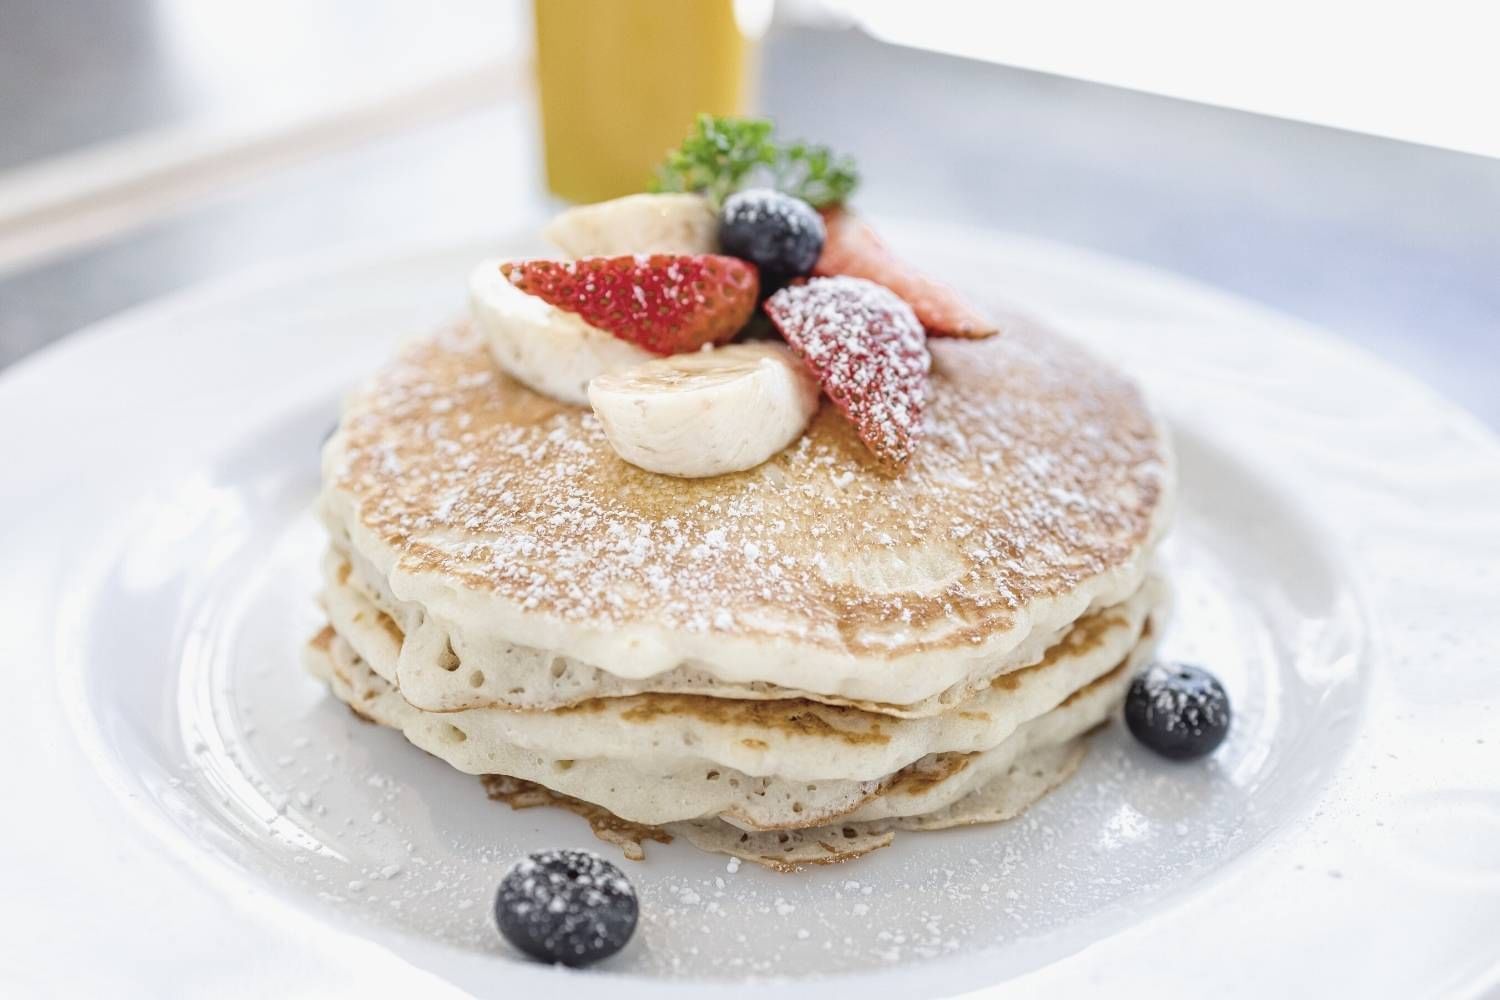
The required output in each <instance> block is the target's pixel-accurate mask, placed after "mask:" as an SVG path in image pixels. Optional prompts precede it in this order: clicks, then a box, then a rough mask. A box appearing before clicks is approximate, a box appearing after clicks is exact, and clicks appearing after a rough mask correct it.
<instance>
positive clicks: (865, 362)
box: [766, 277, 932, 462]
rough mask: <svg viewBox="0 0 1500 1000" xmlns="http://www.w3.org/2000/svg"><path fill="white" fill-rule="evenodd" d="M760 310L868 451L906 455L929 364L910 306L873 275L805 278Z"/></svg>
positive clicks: (917, 426) (914, 437)
mask: <svg viewBox="0 0 1500 1000" xmlns="http://www.w3.org/2000/svg"><path fill="white" fill-rule="evenodd" d="M766 313H767V314H768V315H769V316H770V317H771V320H772V322H774V323H775V324H776V328H777V329H778V330H780V331H781V335H782V336H783V337H785V338H786V342H787V343H788V344H790V345H791V347H792V350H794V351H796V352H797V354H798V355H799V356H800V357H801V358H802V360H803V362H804V363H805V364H806V365H807V366H808V368H810V369H811V370H812V372H813V374H814V375H816V376H817V378H818V381H819V382H820V383H821V384H822V386H823V391H824V392H825V393H827V394H828V398H829V399H831V400H833V402H834V404H835V405H836V406H837V407H838V408H839V409H840V410H842V411H844V414H845V415H846V416H847V417H848V418H849V420H850V422H851V423H853V424H854V429H855V430H856V431H857V432H858V433H859V436H860V439H861V440H863V441H864V442H865V444H866V445H868V446H869V448H870V450H871V451H873V452H875V454H877V455H879V456H880V457H882V458H885V459H889V460H890V461H893V462H904V461H906V459H908V458H910V457H911V454H912V451H913V450H914V449H915V448H916V445H917V441H918V439H919V438H920V437H921V435H922V410H923V408H924V406H925V405H926V403H927V372H928V369H930V368H931V367H932V358H931V356H930V355H928V353H927V339H926V337H925V336H924V335H923V333H922V324H921V323H919V322H917V317H916V315H915V314H914V313H913V312H912V310H911V307H910V306H908V305H907V304H906V303H905V302H903V301H901V299H899V298H898V297H897V296H896V295H895V294H894V293H893V292H891V291H890V290H889V289H887V288H885V287H883V286H881V285H877V284H876V283H874V282H873V281H866V280H864V279H862V278H849V277H838V278H813V279H811V280H810V281H808V282H807V283H806V284H803V285H792V286H789V287H787V288H783V289H782V290H781V291H779V292H777V293H776V294H775V295H772V296H771V297H770V298H769V299H767V300H766Z"/></svg>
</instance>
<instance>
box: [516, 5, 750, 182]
mask: <svg viewBox="0 0 1500 1000" xmlns="http://www.w3.org/2000/svg"><path fill="white" fill-rule="evenodd" d="M534 6H535V13H536V51H537V84H538V90H539V91H540V95H541V111H542V134H543V141H544V144H545V147H546V161H547V186H548V187H549V188H551V189H552V192H553V193H554V194H557V195H559V196H561V197H563V198H566V199H568V200H570V201H576V202H591V201H603V200H604V199H606V198H617V197H619V196H620V195H625V194H630V193H632V192H636V191H642V190H645V185H646V182H647V181H648V180H649V179H650V177H651V173H652V171H653V170H654V169H655V167H656V165H657V164H659V163H660V162H661V160H662V157H663V156H664V155H665V153H666V151H667V150H668V149H671V148H673V147H675V146H676V145H677V144H678V143H680V142H681V141H682V139H683V136H685V135H686V134H687V132H688V129H689V127H690V126H691V125H692V123H693V119H694V118H695V117H696V116H697V115H698V113H699V112H702V111H706V112H709V113H710V114H716V115H730V114H741V113H743V111H744V109H745V104H746V101H747V96H746V91H747V87H748V82H747V76H748V68H749V61H750V48H751V43H750V42H749V41H748V40H747V39H746V38H745V36H744V35H743V34H742V33H741V31H740V28H739V26H738V25H737V23H736V21H735V16H734V3H733V0H534Z"/></svg>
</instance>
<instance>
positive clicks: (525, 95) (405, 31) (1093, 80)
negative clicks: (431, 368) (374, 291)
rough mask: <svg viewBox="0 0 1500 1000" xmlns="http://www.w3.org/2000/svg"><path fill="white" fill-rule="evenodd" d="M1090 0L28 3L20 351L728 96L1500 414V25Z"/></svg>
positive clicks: (0, 21)
mask: <svg viewBox="0 0 1500 1000" xmlns="http://www.w3.org/2000/svg"><path fill="white" fill-rule="evenodd" d="M1085 6H1087V5H1083V4H1080V3H1077V2H1073V0H1066V2H1060V3H1059V4H1057V5H1055V6H1052V5H1049V11H1050V12H1049V13H1047V14H1046V15H1045V16H1044V17H1042V16H1040V15H1039V14H1038V13H1037V12H1036V11H1035V10H1032V11H1030V12H1029V13H1028V12H1027V9H1026V8H1025V7H1023V6H1021V5H1016V6H1014V7H1013V6H1011V5H1008V4H994V5H990V4H984V5H978V4H964V3H954V2H946V0H928V2H925V3H922V4H910V3H900V4H898V3H887V2H875V0H871V2H853V0H846V2H822V3H819V2H812V0H800V2H794V0H782V2H780V3H775V4H773V3H772V2H771V0H739V2H734V0H537V2H536V3H535V4H533V3H531V2H522V0H516V2H506V0H436V2H428V3H418V2H415V0H359V2H355V0H259V2H257V3H255V4H244V3H230V2H227V0H224V2H217V0H68V2H53V0H0V369H3V368H4V367H5V366H7V365H10V364H14V363H16V362H17V361H19V360H20V359H22V358H23V357H24V356H26V355H27V354H29V353H31V352H33V351H36V350H38V349H40V348H42V347H44V346H45V345H46V344H48V343H50V342H52V341H55V340H56V339H58V338H59V337H62V336H63V335H65V334H67V333H69V332H71V331H73V330H76V329H78V328H80V327H82V326H84V325H86V324H88V323H90V322H92V321H95V320H97V319H100V318H103V317H105V316H108V315H110V314H112V313H114V312H118V311H120V310H121V309H125V308H128V307H131V306H133V305H137V304H140V303H143V302H146V301H148V300H150V299H152V298H155V297H158V296H160V295H162V294H165V293H169V292H172V291H174V290H177V289H180V288H183V287H185V286H187V285H190V284H192V283H195V282H197V281H200V280H204V279H209V278H214V277H218V276H223V275H227V274H230V273H233V272H236V271H241V270H244V269H246V268H251V267H255V266H259V265H264V264H267V263H274V262H283V261H287V260H290V259H295V258H299V257H303V256H306V255H310V254H316V253H319V252H325V251H329V250H333V249H335V248H343V247H349V246H353V245H361V246H369V245H371V244H378V245H389V246H392V247H396V246H398V245H402V244H412V243H432V242H437V241H445V240H460V239H466V238H474V237H483V236H486V235H494V234H498V233H500V232H503V231H504V230H505V229H506V228H507V227H509V226H511V225H513V224H515V223H520V222H529V221H532V220H535V219H537V218H539V217H541V216H542V215H543V214H544V213H545V212H546V211H547V210H549V209H550V208H552V207H555V206H556V205H558V204H560V203H561V199H564V198H573V199H584V200H591V199H597V198H603V197H609V196H612V195H615V194H620V193H624V192H626V191H630V190H638V189H639V188H640V186H641V185H642V184H643V183H644V181H645V178H646V175H647V174H648V173H649V168H650V165H651V164H652V163H654V162H655V161H657V160H658V159H659V158H660V156H661V154H662V152H663V151H664V150H665V149H666V148H667V147H669V146H672V145H675V144H676V142H677V141H678V140H679V139H680V138H681V136H682V135H683V133H684V132H685V131H686V128H687V126H688V124H689V123H690V121H691V118H692V115H693V113H694V112H695V111H697V110H710V111H716V112H723V113H729V112H738V111H751V112H755V113H760V114H765V115H768V116H770V117H773V118H775V119H776V121H777V123H778V127H779V131H780V132H781V133H782V134H784V135H788V136H798V137H804V138H807V139H810V140H813V141H816V142H821V143H826V144H828V145H830V146H832V147H833V148H834V149H836V150H838V151H840V152H847V153H850V154H852V155H854V156H855V157H856V158H857V160H858V161H859V163H860V165H861V168H862V171H863V175H864V185H863V187H862V188H861V192H860V194H859V197H858V202H859V205H860V207H861V209H862V211H863V212H865V213H867V214H870V215H874V216H905V217H921V218H926V219H933V220H937V221H945V222H958V223H964V224H969V225H975V226H982V227H988V228H995V229H1002V230H1008V231H1011V232H1016V233H1020V234H1024V235H1027V236H1031V237H1038V238H1043V239H1049V240H1058V241H1065V242H1068V243H1072V244H1076V245H1079V246H1083V247H1087V248H1090V249H1095V250H1099V251H1103V252H1106V253H1110V254H1115V255H1118V256H1122V257H1127V258H1131V259H1134V260H1136V261H1139V262H1142V263H1145V264H1149V265H1154V266H1157V267H1162V268H1166V269H1169V270H1172V271H1176V272H1180V273H1182V274H1185V275H1188V276H1190V277H1194V278H1197V279H1200V280H1202V281H1206V282H1208V283H1210V284H1213V285H1217V286H1220V287H1222V288H1224V289H1227V290H1229V291H1232V292H1236V293H1239V294H1242V295H1244V296H1247V297H1249V298H1252V299H1255V300H1258V301H1260V302H1263V303H1265V304H1267V305H1269V306H1272V307H1275V308H1277V309H1280V310H1282V311H1285V312H1288V313H1291V314H1293V315H1296V316H1299V317H1301V318H1304V319H1307V320H1311V321H1313V322H1315V323H1317V324H1320V325H1322V326H1324V327H1327V328H1329V329H1332V330H1334V331H1335V332H1338V333H1340V334H1342V335H1344V336H1345V337H1348V338H1349V339H1352V340H1354V341H1356V342H1359V343H1360V344H1362V345H1363V346H1365V347H1366V348H1367V349H1369V350H1370V351H1372V352H1374V353H1376V354H1379V355H1382V356H1384V357H1385V358H1387V359H1388V360H1390V361H1392V362H1393V363H1395V364H1397V365H1400V366H1401V367H1403V368H1405V369H1407V370H1408V371H1409V372H1411V373H1412V374H1414V375H1416V376H1417V377H1419V378H1421V379H1423V380H1425V381H1427V382H1428V383H1429V384H1430V385H1432V386H1434V387H1435V388H1437V389H1438V390H1439V391H1441V392H1442V393H1444V394H1445V395H1447V396H1449V397H1452V398H1454V399H1456V400H1457V401H1459V402H1460V403H1462V404H1464V405H1465V406H1467V407H1468V408H1469V409H1470V410H1472V411H1473V412H1475V413H1476V414H1478V415H1479V416H1480V417H1481V419H1483V420H1485V421H1486V422H1487V423H1489V424H1490V426H1492V427H1496V428H1500V390H1497V387H1500V160H1497V159H1495V158H1493V154H1495V153H1496V152H1500V116H1496V115H1495V114H1494V108H1493V98H1494V95H1495V94H1496V93H1500V85H1497V84H1500V75H1496V74H1500V70H1497V69H1496V66H1500V63H1497V61H1496V60H1494V59H1493V58H1492V56H1490V55H1489V54H1487V53H1485V52H1484V49H1485V48H1486V47H1487V45H1488V42H1487V41H1486V40H1487V39H1492V38H1493V37H1494V36H1493V34H1491V33H1488V32H1484V31H1480V30H1477V26H1476V25H1474V24H1470V23H1467V22H1459V21H1454V20H1452V19H1451V18H1450V19H1447V20H1445V19H1444V15H1443V14H1442V13H1441V11H1435V9H1434V7H1433V6H1432V5H1421V10H1418V9H1417V8H1418V5H1406V6H1407V7H1408V8H1409V9H1408V10H1407V11H1406V12H1405V13H1403V14H1402V15H1401V16H1400V17H1397V18H1391V17H1387V18H1385V19H1384V20H1371V19H1370V18H1364V19H1362V20H1359V21H1358V22H1355V21H1345V20H1340V18H1343V17H1345V15H1346V14H1347V12H1348V9H1349V5H1340V4H1334V5H1333V6H1331V7H1329V8H1327V9H1323V8H1321V7H1319V6H1318V5H1317V4H1316V3H1313V4H1302V5H1296V6H1295V7H1292V6H1287V5H1280V4H1277V3H1275V2H1268V3H1266V4H1257V5H1254V6H1249V5H1247V6H1246V7H1245V8H1244V9H1242V10H1239V11H1238V13H1237V14H1235V13H1226V12H1225V8H1221V7H1219V5H1187V4H1183V5H1174V4H1170V3H1162V2H1154V0H1153V2H1152V3H1148V4H1147V7H1148V8H1152V9H1153V10H1154V11H1155V13H1156V14H1157V15H1158V21H1157V23H1152V24H1143V23H1142V22H1141V19H1140V11H1141V8H1139V7H1137V6H1136V5H1119V4H1115V5H1111V6H1108V7H1106V6H1102V5H1099V6H1094V7H1088V9H1087V10H1085V9H1083V8H1084V7H1085ZM1200 6H1201V7H1212V8H1213V9H1214V15H1213V16H1212V17H1211V18H1210V17H1206V16H1205V15H1203V14H1202V13H1201V12H1198V13H1195V11H1197V8H1198V7H1200ZM1443 6H1444V5H1443V4H1438V5H1437V7H1439V8H1441V7H1443ZM1278 11H1280V13H1281V14H1282V15H1284V16H1285V17H1292V16H1295V17H1296V18H1297V21H1296V23H1297V24H1298V25H1301V26H1303V27H1304V28H1306V27H1307V26H1309V25H1310V26H1312V27H1317V28H1319V29H1320V31H1321V33H1319V32H1309V31H1307V30H1300V31H1288V30H1284V29H1285V26H1286V24H1289V23H1292V22H1290V21H1285V20H1283V21H1278V20H1277V12H1278ZM976 12H977V13H979V14H980V15H982V16H979V17H978V19H977V20H976V16H975V15H976ZM1122 12H1123V13H1122ZM1320 12H1321V13H1320ZM1039 17H1040V19H1039ZM1338 32H1348V33H1349V34H1350V37H1351V38H1354V37H1356V36H1357V39H1358V41H1359V44H1357V45H1355V44H1351V45H1349V46H1347V47H1339V48H1337V49H1330V47H1329V46H1328V44H1327V39H1328V37H1330V34H1331V33H1332V34H1337V33H1338ZM1140 38H1151V39H1154V41H1153V43H1152V44H1153V45H1155V46H1156V47H1155V48H1154V49H1151V50H1150V51H1147V50H1145V49H1142V48H1139V47H1136V48H1133V47H1132V44H1131V42H1132V40H1134V39H1140ZM1139 44H1141V45H1144V43H1139ZM1414 51H1415V52H1420V53H1422V54H1423V59H1424V60H1425V61H1423V60H1417V61H1416V62H1415V63H1414V62H1413V60H1412V59H1411V58H1410V56H1411V53H1412V52H1414ZM1163 53H1165V54H1166V55H1167V56H1168V57H1163ZM1414 65H1415V66H1417V67H1420V72H1419V71H1417V70H1414V69H1413V66H1414ZM1484 74H1489V75H1484ZM1308 81H1312V82H1313V83H1316V84H1322V85H1318V86H1314V85H1310V84H1309V83H1308ZM1455 94H1459V95H1467V97H1468V100H1467V101H1458V100H1455V99H1453V97H1452V95H1455ZM1445 95H1446V96H1445ZM1485 108H1487V109H1488V113H1484V111H1483V110H1480V111H1479V112H1478V113H1476V109H1485ZM1292 119H1301V120H1292ZM1370 133H1380V134H1379V135H1377V134H1370ZM1439 147H1448V148H1439ZM1465 150H1467V151H1465ZM1486 153H1488V154H1491V155H1483V154H1486ZM455 287H456V288H457V287H458V285H457V283H456V284H455ZM458 297H459V293H457V292H456V293H455V302H457V301H458ZM455 308H456V309H457V308H458V306H457V305H456V306H455Z"/></svg>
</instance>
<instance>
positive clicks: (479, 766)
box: [308, 628, 1150, 830]
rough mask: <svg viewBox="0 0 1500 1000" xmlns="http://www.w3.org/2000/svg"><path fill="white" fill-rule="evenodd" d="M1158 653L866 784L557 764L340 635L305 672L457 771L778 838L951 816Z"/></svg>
mask: <svg viewBox="0 0 1500 1000" xmlns="http://www.w3.org/2000/svg"><path fill="white" fill-rule="evenodd" d="M1149 646H1150V643H1149V641H1143V642H1141V643H1139V644H1137V645H1136V647H1135V649H1134V650H1133V651H1132V652H1131V653H1130V655H1129V656H1128V657H1126V659H1125V660H1124V661H1123V662H1121V663H1120V664H1118V665H1117V666H1115V667H1114V668H1113V669H1111V670H1109V671H1108V672H1106V673H1104V674H1103V675H1102V676H1099V677H1097V678H1095V679H1094V680H1092V681H1090V682H1089V683H1087V684H1086V685H1084V686H1083V687H1081V688H1079V689H1076V690H1074V691H1073V693H1072V694H1070V695H1068V696H1067V697H1066V698H1064V699H1062V700H1061V701H1060V703H1057V704H1055V705H1053V706H1052V707H1050V708H1045V709H1043V710H1042V711H1041V712H1040V714H1038V715H1036V716H1035V717H1032V718H1030V719H1028V720H1027V721H1025V722H1023V723H1021V724H1019V725H1016V726H1014V727H1013V728H1012V729H1011V730H1010V731H1009V733H1008V735H1005V736H1004V737H1003V738H1002V739H1000V740H999V741H998V742H997V743H995V744H994V745H992V746H989V747H988V748H986V749H983V750H979V751H974V752H938V753H930V754H927V755H925V756H923V757H921V758H920V759H918V760H916V761H915V762H913V763H911V764H909V765H906V766H904V767H902V768H900V769H899V770H897V771H895V772H894V773H891V774H887V775H885V776H882V777H879V778H873V779H868V780H853V779H842V778H837V777H830V778H816V779H808V778H788V777H783V776H779V775H775V774H768V775H752V774H749V773H747V772H744V771H740V770H737V769H733V768H729V767H726V766H722V765H716V764H714V763H713V762H712V761H710V760H708V759H705V758H704V757H701V756H699V755H698V751H699V748H698V747H694V746H678V747H672V748H670V749H665V748H663V749H664V752H661V753H657V754H649V755H645V756H642V757H639V758H636V757H632V756H628V755H627V756H612V755H609V756H605V755H601V756H596V757H573V756H569V757H566V758H560V757H556V756H549V755H547V754H544V753H539V752H537V751H534V750H530V749H526V748H523V747H519V746H517V745H515V744H514V743H511V742H509V741H508V740H506V739H504V737H503V731H497V730H496V729H491V728H486V727H485V725H484V724H485V723H486V722H487V721H490V720H487V718H486V714H487V713H488V715H489V716H494V715H497V714H508V713H503V712H502V711H500V710H494V709H489V710H482V709H481V710H469V711H466V712H460V713H433V712H423V711H421V710H418V709H416V708H413V707H412V706H411V705H410V704H408V703H407V702H406V701H405V700H404V699H403V698H402V697H401V695H400V693H399V691H397V690H396V689H395V688H393V687H391V685H389V684H388V683H387V682H386V681H384V680H383V679H381V678H380V677H379V676H378V675H377V674H375V672H374V671H373V670H371V669H370V668H369V666H368V665H367V664H366V663H365V662H364V661H363V660H362V659H360V657H359V656H358V655H357V654H356V653H355V652H354V650H353V648H352V647H351V646H349V644H348V643H347V642H345V641H344V640H343V639H341V638H340V637H338V636H337V634H336V633H334V632H333V630H332V629H331V628H329V629H326V630H325V631H324V632H323V633H321V634H320V636H319V637H318V638H317V639H315V640H314V642H313V643H312V644H310V646H309V648H308V653H309V657H308V665H309V667H310V669H312V670H313V671H314V672H315V673H317V674H318V675H320V676H322V677H324V678H325V679H326V680H327V681H328V682H329V685H330V687H331V689H332V690H333V692H334V693H335V695H336V696H338V697H339V698H340V699H342V700H344V701H345V702H347V703H348V704H349V705H350V707H351V708H353V709H354V710H355V711H356V712H358V713H359V714H361V715H363V716H365V717H367V718H370V719H372V720H373V721H376V722H379V723H381V724H383V725H387V726H391V727H393V728H396V729H399V730H401V731H402V732H403V733H404V735H405V736H406V737H407V739H409V740H410V741H411V742H413V743H414V744H416V745H417V746H419V747H421V748H422V749H424V750H427V751H428V752H429V753H432V754H434V755H436V756H438V757H440V758H442V759H443V760H445V761H446V762H448V763H449V764H451V765H453V766H454V767H456V768H458V769H459V770H462V771H467V772H469V773H474V774H490V773H498V774H504V775H508V776H511V777H515V778H520V779H524V780H527V781H531V782H535V783H537V784H541V785H544V786H546V787H547V788H549V789H551V790H553V791H555V792H557V793H559V794H562V795H567V796H570V797H573V798H577V799H580V800H582V801H584V802H588V803H591V804H593V805H596V806H599V807H602V808H603V809H605V810H607V811H608V812H610V813H612V814H613V815H615V816H617V817H619V818H620V819H623V820H627V821H629V822H632V823H639V824H644V825H650V826H659V825H663V824H670V823H674V822H681V821H688V820H708V819H716V820H718V821H720V822H726V823H729V824H730V825H733V826H736V827H738V828H740V829H744V830H773V829H789V828H790V829H798V828H807V827H815V826H823V825H827V824H830V823H833V822H835V821H841V822H856V823H857V822H879V821H888V820H895V819H900V818H903V817H910V816H919V815H926V814H930V813H934V812H937V811H940V810H943V809H945V808H948V807H949V806H951V805H953V803H955V802H957V801H958V800H960V799H962V798H963V797H964V796H966V795H969V794H970V793H972V792H974V791H976V790H978V789H980V788H983V787H984V786H986V785H987V784H988V783H990V782H991V781H993V780H995V779H996V778H998V777H1001V776H1004V775H1005V774H1007V773H1009V772H1010V770H1011V768H1012V767H1013V766H1014V765H1015V764H1016V763H1017V761H1018V760H1019V759H1021V758H1022V757H1023V756H1024V755H1026V754H1028V753H1030V752H1032V751H1036V750H1039V749H1041V748H1044V747H1048V746H1054V745H1059V744H1062V743H1067V742H1069V741H1071V740H1073V739H1075V738H1076V737H1078V736H1080V735H1081V734H1083V733H1085V732H1087V731H1088V730H1090V729H1092V728H1093V727H1095V726H1097V725H1098V724H1100V723H1101V722H1103V721H1104V720H1105V719H1106V718H1107V717H1108V715H1109V713H1110V712H1111V711H1112V710H1113V709H1114V707H1115V706H1116V705H1118V703H1119V701H1120V699H1121V698H1122V697H1123V693H1124V689H1125V686H1126V684H1127V683H1128V681H1129V675H1130V672H1131V670H1132V668H1133V667H1134V665H1135V664H1136V663H1138V662H1139V661H1140V660H1141V658H1143V657H1144V656H1145V655H1147V653H1148V651H1149ZM1043 673H1045V671H1043ZM542 714H551V713H542Z"/></svg>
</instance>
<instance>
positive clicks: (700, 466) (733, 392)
mask: <svg viewBox="0 0 1500 1000" xmlns="http://www.w3.org/2000/svg"><path fill="white" fill-rule="evenodd" d="M589 402H590V403H592V404H593V407H594V412H595V413H596V414H598V416H599V422H600V423H601V424H603V425H604V434H605V436H606V437H608V438H609V443H610V444H611V445H613V446H614V449H615V451H616V452H617V453H618V454H619V456H620V457H621V458H623V459H624V460H625V461H627V462H629V463H631V464H632V465H638V466H640V467H641V468H643V469H647V470H649V471H651V472H660V473H662V474H664V475H668V476H682V477H684V478H689V479H696V478H700V477H703V476H719V475H723V474H724V473H726V472H739V471H741V470H743V469H751V468H754V467H755V466H757V465H759V464H760V463H762V462H764V461H765V460H766V459H768V458H770V457H771V456H772V455H774V454H776V453H777V452H778V451H780V450H781V449H783V448H785V447H786V446H787V445H789V444H791V443H792V442H793V441H795V440H797V437H798V436H799V435H800V434H801V433H802V431H803V428H805V427H806V426H807V422H808V421H809V420H811V419H812V416H813V414H814V413H816V412H817V410H818V383H817V381H816V380H815V379H814V378H813V377H812V375H811V374H810V373H809V372H808V371H807V369H806V368H805V367H804V366H803V365H802V362H801V361H799V360H798V359H797V357H796V356H795V355H794V354H792V352H791V351H789V350H787V348H785V347H783V346H781V345H780V344H771V343H757V344H730V345H728V346H726V347H719V348H716V349H714V350H707V351H695V352H693V353H692V354H674V355H672V356H671V357H666V358H656V359H654V360H652V361H648V362H646V363H645V364H643V365H640V366H638V367H636V368H631V369H629V370H628V371H623V372H616V373H614V374H609V375H600V376H599V377H598V378H595V379H594V380H593V381H592V382H590V383H589Z"/></svg>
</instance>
